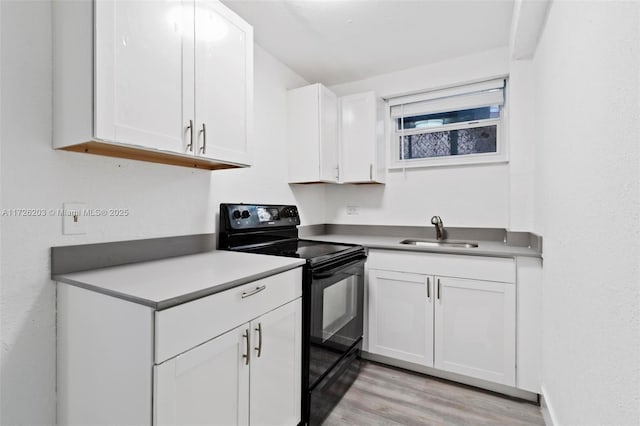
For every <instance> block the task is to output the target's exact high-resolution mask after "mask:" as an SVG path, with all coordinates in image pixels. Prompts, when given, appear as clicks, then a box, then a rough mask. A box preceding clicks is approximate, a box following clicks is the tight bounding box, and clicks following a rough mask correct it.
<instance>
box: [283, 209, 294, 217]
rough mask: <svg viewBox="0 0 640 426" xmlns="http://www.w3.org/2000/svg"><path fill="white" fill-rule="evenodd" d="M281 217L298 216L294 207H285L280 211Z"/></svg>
mask: <svg viewBox="0 0 640 426" xmlns="http://www.w3.org/2000/svg"><path fill="white" fill-rule="evenodd" d="M282 216H283V217H296V216H298V212H297V211H296V208H295V207H287V208H285V209H283V211H282Z"/></svg>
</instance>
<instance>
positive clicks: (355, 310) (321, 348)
mask: <svg viewBox="0 0 640 426" xmlns="http://www.w3.org/2000/svg"><path fill="white" fill-rule="evenodd" d="M365 260H366V257H358V258H356V259H352V260H350V261H343V262H341V263H339V264H333V265H327V266H325V267H322V268H316V269H313V270H312V271H311V277H312V280H311V288H310V290H311V291H310V295H311V297H310V299H311V304H310V305H311V306H310V308H311V309H310V311H311V312H310V336H309V343H310V347H309V387H310V388H312V387H313V386H314V385H315V384H316V383H317V382H318V381H319V379H321V378H322V377H324V376H325V375H326V374H327V373H328V371H329V370H330V369H331V368H332V367H333V366H334V365H335V364H337V363H338V361H339V360H340V359H341V358H342V357H343V356H344V355H345V354H346V353H347V352H348V351H349V349H350V348H351V347H353V346H354V345H355V344H356V343H357V342H358V341H359V340H360V339H361V338H362V329H363V297H364V262H365Z"/></svg>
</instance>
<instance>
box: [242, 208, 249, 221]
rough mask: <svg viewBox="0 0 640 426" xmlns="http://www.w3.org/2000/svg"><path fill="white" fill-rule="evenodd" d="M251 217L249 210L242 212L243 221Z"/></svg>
mask: <svg viewBox="0 0 640 426" xmlns="http://www.w3.org/2000/svg"><path fill="white" fill-rule="evenodd" d="M249 216H250V214H249V210H244V211H243V212H242V218H243V219H248V218H249Z"/></svg>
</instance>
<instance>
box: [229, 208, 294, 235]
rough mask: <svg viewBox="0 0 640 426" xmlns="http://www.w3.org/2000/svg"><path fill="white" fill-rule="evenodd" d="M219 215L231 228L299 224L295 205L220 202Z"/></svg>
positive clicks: (275, 226)
mask: <svg viewBox="0 0 640 426" xmlns="http://www.w3.org/2000/svg"><path fill="white" fill-rule="evenodd" d="M220 215H224V216H225V222H226V223H227V224H228V225H229V227H231V228H232V229H255V228H277V227H283V226H288V227H294V226H297V225H300V216H299V215H298V209H297V207H296V206H286V205H276V204H220Z"/></svg>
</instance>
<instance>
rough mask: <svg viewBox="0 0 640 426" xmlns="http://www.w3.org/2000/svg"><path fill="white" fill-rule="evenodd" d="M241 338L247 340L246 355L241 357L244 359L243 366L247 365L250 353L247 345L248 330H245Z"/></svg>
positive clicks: (249, 347)
mask: <svg viewBox="0 0 640 426" xmlns="http://www.w3.org/2000/svg"><path fill="white" fill-rule="evenodd" d="M242 337H244V338H245V339H247V353H246V354H243V355H242V358H244V365H249V352H250V351H251V346H250V345H249V329H248V328H247V329H245V332H244V333H242Z"/></svg>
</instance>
